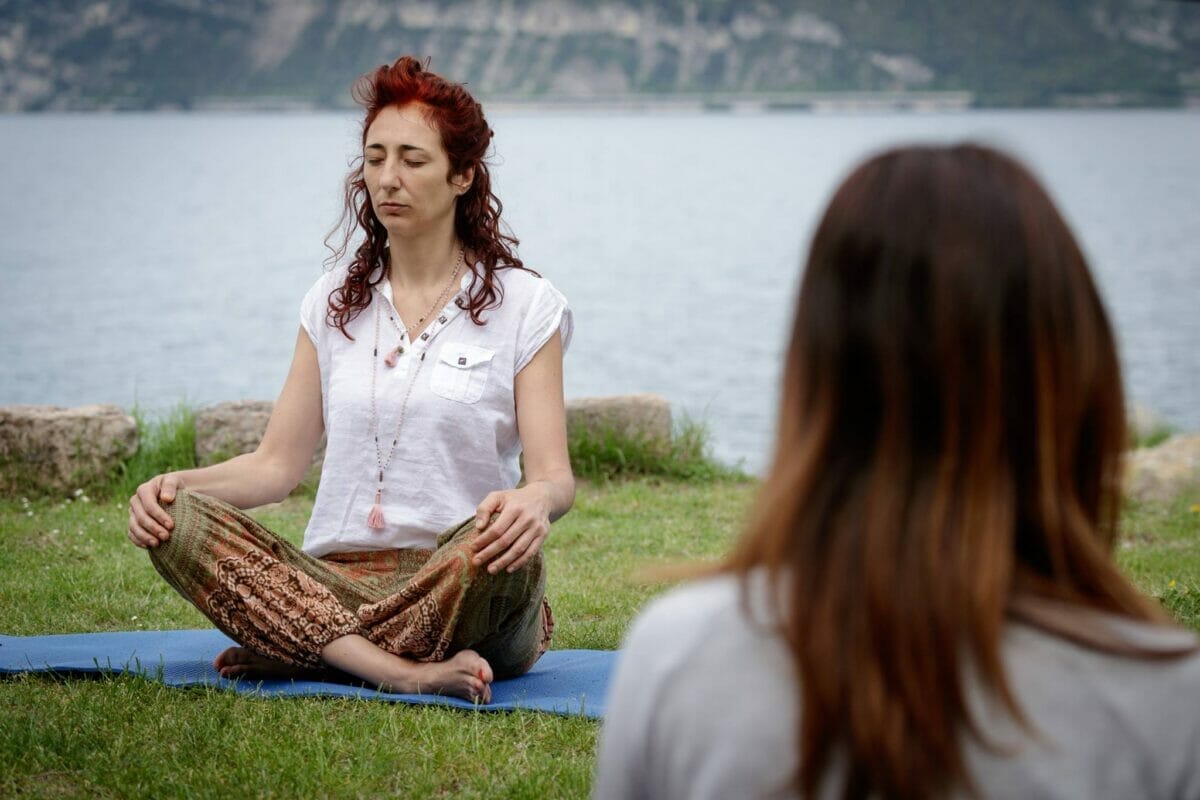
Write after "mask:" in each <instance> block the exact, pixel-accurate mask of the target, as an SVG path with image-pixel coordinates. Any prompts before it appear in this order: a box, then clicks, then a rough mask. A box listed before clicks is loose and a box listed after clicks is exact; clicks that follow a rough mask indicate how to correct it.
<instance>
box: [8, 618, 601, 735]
mask: <svg viewBox="0 0 1200 800" xmlns="http://www.w3.org/2000/svg"><path fill="white" fill-rule="evenodd" d="M233 644H234V642H233V641H232V640H231V639H229V638H228V637H227V636H225V634H223V633H221V632H220V631H217V630H182V631H119V632H113V633H70V634H60V635H53V636H5V635H2V634H0V674H8V675H13V674H17V673H21V672H52V673H57V674H76V675H78V674H93V675H94V674H104V673H110V674H111V673H131V674H137V675H142V676H145V677H146V678H150V679H151V680H157V681H161V682H162V683H165V684H166V685H168V686H217V687H220V688H223V689H232V690H234V691H236V692H240V693H242V694H250V695H258V696H261V697H357V698H361V699H364V700H382V701H384V702H389V703H414V704H435V705H443V706H453V707H455V708H466V709H478V710H480V711H513V710H516V709H525V710H531V711H547V712H550V713H553V714H562V715H564V716H584V717H591V718H593V719H597V718H600V717H602V716H604V700H605V695H606V693H607V691H608V681H609V677H610V675H611V674H612V668H613V662H614V659H615V657H616V653H615V652H613V651H610V650H551V651H549V652H547V653H546V654H545V655H544V656H542V657H541V659H539V660H538V662H537V664H535V665H534V666H533V669H531V670H530V671H529V672H527V673H526V674H524V675H522V676H521V677H519V678H513V679H512V680H507V681H496V682H495V683H493V684H492V702H491V703H489V704H487V705H475V704H473V703H469V702H467V701H466V700H460V699H458V698H456V697H439V696H437V695H420V694H391V693H388V692H379V691H376V690H374V689H369V688H365V687H362V686H348V685H345V684H340V683H327V682H324V681H301V680H258V679H246V678H242V679H240V680H226V679H225V678H222V677H221V676H220V675H218V674H217V671H216V670H215V669H213V666H212V661H213V659H214V658H215V657H216V655H217V653H220V652H221V651H222V650H224V649H225V648H226V647H230V646H231V645H233Z"/></svg>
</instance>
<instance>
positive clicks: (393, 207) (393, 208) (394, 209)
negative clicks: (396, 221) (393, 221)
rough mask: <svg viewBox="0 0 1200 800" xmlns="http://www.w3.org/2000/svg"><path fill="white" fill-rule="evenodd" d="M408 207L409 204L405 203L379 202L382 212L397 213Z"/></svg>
mask: <svg viewBox="0 0 1200 800" xmlns="http://www.w3.org/2000/svg"><path fill="white" fill-rule="evenodd" d="M406 208H408V206H406V205H404V204H403V203H380V204H379V210H380V212H381V213H390V214H396V213H399V212H401V211H403V210H404V209H406Z"/></svg>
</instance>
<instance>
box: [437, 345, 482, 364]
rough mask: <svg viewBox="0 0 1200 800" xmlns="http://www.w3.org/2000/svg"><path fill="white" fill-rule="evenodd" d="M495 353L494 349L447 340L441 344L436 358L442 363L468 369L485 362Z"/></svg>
mask: <svg viewBox="0 0 1200 800" xmlns="http://www.w3.org/2000/svg"><path fill="white" fill-rule="evenodd" d="M495 354H496V353H495V351H494V350H488V349H487V348H485V347H477V346H475V345H473V344H462V343H458V342H447V343H446V344H445V345H443V346H442V352H441V353H439V354H438V360H439V361H441V362H442V363H443V364H448V365H449V366H451V367H457V368H458V369H470V368H471V367H476V366H479V365H480V364H486V363H487V362H489V361H491V360H492V356H494V355H495Z"/></svg>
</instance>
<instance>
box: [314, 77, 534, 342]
mask: <svg viewBox="0 0 1200 800" xmlns="http://www.w3.org/2000/svg"><path fill="white" fill-rule="evenodd" d="M353 95H354V99H355V100H356V101H357V102H358V103H359V105H361V106H363V108H365V109H366V114H365V115H364V116H363V123H362V139H363V143H364V144H365V143H366V137H367V130H368V129H369V128H370V127H371V123H372V122H374V121H375V117H377V116H378V115H379V112H380V111H382V110H383V109H385V108H388V107H389V106H402V105H406V104H408V103H420V104H421V105H422V106H424V110H425V112H426V115H427V117H428V119H429V120H430V122H431V123H432V124H433V125H434V127H436V128H437V130H438V133H440V134H441V137H442V146H443V147H445V148H446V155H447V156H449V159H450V175H458V174H462V173H463V172H466V171H467V170H469V169H474V171H475V175H474V179H473V180H472V181H471V186H470V188H469V189H468V190H467V191H466V192H464V193H463V194H462V195H461V196H460V197H459V198H458V200H457V203H456V206H455V211H454V231H455V234H456V235H457V236H458V239H459V241H461V242H462V244H463V248H464V249H465V250H466V251H467V252H469V253H471V254H472V258H471V259H470V260H469V261H468V264H467V266H468V268H469V269H470V270H471V272H472V274H473V275H474V277H475V281H474V283H473V284H472V288H471V290H470V292H469V293H468V295H467V301H466V303H465V304H463V302H462V301H461V300H458V301H456V302H458V303H459V305H460V307H462V308H465V309H466V310H467V312H468V313H469V314H470V315H471V320H472V321H473V322H474V323H475V324H476V325H482V324H483V316H482V315H483V312H484V311H486V310H487V309H489V308H492V307H494V306H496V305H499V303H500V301H501V300H502V299H503V298H502V296H501V288H500V285H499V283H498V282H497V281H496V280H495V273H496V270H498V269H507V268H515V269H525V265H524V264H523V263H522V262H521V259H519V258H517V255H516V252H515V251H514V248H515V247H516V246H517V244H518V242H517V239H516V238H515V237H514V236H512V234H511V233H509V232H507V231H506V230H505V229H502V227H501V222H500V212H501V211H502V210H503V208H504V207H503V205H502V204H501V203H500V198H498V197H497V196H496V195H495V193H494V192H493V191H492V178H491V172H490V170H489V168H488V164H487V161H486V160H485V157H486V156H487V150H488V146H489V144H490V143H491V140H492V135H493V134H492V129H491V128H490V127H489V126H488V122H487V120H486V119H485V118H484V116H483V106H481V105H480V104H479V103H478V102H477V101H476V100H475V98H473V97H471V94H470V93H469V92H468V91H467V90H466V88H465V87H464V86H463V85H462V84H460V83H453V82H452V81H448V80H446V79H444V78H442V77H441V76H439V75H435V74H434V73H432V72H430V71H429V70H428V69H426V68H425V67H423V66H422V65H421V62H419V61H417V59H415V58H412V57H411V56H402V57H401V58H398V59H397V60H396V62H395V63H394V64H390V65H389V64H384V65H382V66H380V67H378V68H377V69H374V70H372V71H371V72H368V73H367V74H366V75H363V76H362V77H360V78H359V79H358V81H357V82H356V83H355V84H354V89H353ZM449 177H450V176H449V175H447V179H449ZM339 231H340V233H341V237H340V239H341V241H340V242H339V243H338V244H336V245H330V244H329V241H330V240H332V239H333V238H334V237H335V235H337V234H338V233H339ZM358 233H361V234H362V242H361V243H360V244H359V245H358V247H357V248H356V249H355V251H354V258H353V259H352V260H351V262H350V265H349V272H348V274H347V275H346V279H345V281H344V282H343V283H342V285H341V286H339V287H337V288H336V289H334V290H333V292H332V293H331V294H330V295H329V309H328V313H327V317H328V321H329V324H330V325H331V326H333V327H336V328H338V329H339V330H341V332H342V333H343V334H345V335H346V336H347V337H349V336H350V334H348V333H346V325H347V324H349V322H350V321H351V320H352V319H354V318H355V317H356V316H358V314H359V313H361V312H362V310H363V309H364V308H366V307H367V306H368V305H370V303H371V289H372V287H373V286H375V284H377V283H378V282H379V281H381V280H383V276H384V274H386V268H387V266H388V256H387V243H388V235H387V229H386V228H384V227H383V224H382V223H381V222H380V221H379V220H378V218H376V216H375V209H374V208H373V207H372V206H371V197H370V193H369V192H368V191H367V184H366V182H365V181H364V180H363V160H362V156H361V154H360V155H359V156H357V157H356V158H355V159H354V162H353V164H352V166H351V170H350V174H349V175H347V176H346V187H345V205H344V208H343V211H342V218H341V221H340V222H339V223H338V225H337V226H336V227H335V228H334V230H333V232H331V233H330V235H329V237H328V238H327V239H326V244H327V245H328V246H329V249H330V251H331V255H330V257H329V259H328V261H327V263H328V264H334V263H336V262H338V261H340V260H341V259H342V258H343V257H344V256H345V254H346V251H347V249H349V247H350V242H351V240H352V239H353V238H354V237H355V236H356V235H357V234H358ZM379 267H383V268H384V269H383V270H380V272H379V275H378V276H377V277H376V279H375V280H374V281H371V274H372V273H373V272H374V271H375V270H376V269H377V268H379ZM529 271H530V272H532V271H533V270H529Z"/></svg>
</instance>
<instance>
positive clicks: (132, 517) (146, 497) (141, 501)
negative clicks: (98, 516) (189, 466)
mask: <svg viewBox="0 0 1200 800" xmlns="http://www.w3.org/2000/svg"><path fill="white" fill-rule="evenodd" d="M182 488H183V481H182V480H181V478H180V475H179V473H178V472H168V473H165V474H163V475H155V476H154V477H153V478H151V479H150V480H148V481H146V482H145V483H143V484H142V485H141V486H139V487H138V488H137V491H136V492H134V494H133V497H130V498H129V541H131V542H133V543H134V544H135V545H137V546H138V547H141V548H150V547H158V545H159V544H161V543H162V542H165V541H166V540H167V539H169V538H170V536H171V529H172V528H174V527H175V520H173V519H171V515H170V514H168V513H167V512H166V509H164V508H163V506H162V504H163V503H166V504H170V503H171V502H173V501H174V500H175V493H176V492H178V491H179V490H180V489H182Z"/></svg>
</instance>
